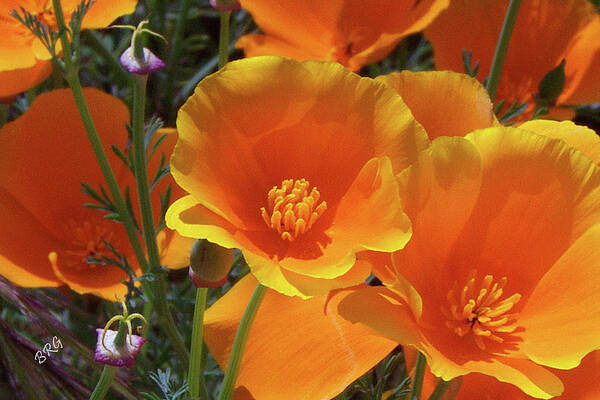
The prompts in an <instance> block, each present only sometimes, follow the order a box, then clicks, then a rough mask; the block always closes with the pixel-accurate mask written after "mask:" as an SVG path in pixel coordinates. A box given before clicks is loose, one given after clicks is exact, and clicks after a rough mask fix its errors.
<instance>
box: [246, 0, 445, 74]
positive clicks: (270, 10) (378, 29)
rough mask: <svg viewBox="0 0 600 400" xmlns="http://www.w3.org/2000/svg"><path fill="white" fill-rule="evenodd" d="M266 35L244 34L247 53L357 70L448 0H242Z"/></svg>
mask: <svg viewBox="0 0 600 400" xmlns="http://www.w3.org/2000/svg"><path fill="white" fill-rule="evenodd" d="M241 4H242V7H244V8H245V9H246V10H248V11H249V12H250V13H251V14H252V16H253V17H254V19H255V21H256V22H257V24H258V25H259V26H260V27H261V29H262V30H263V31H264V32H265V35H260V36H247V37H244V38H243V39H242V40H241V41H240V42H238V46H239V47H242V48H244V51H245V53H246V56H253V55H270V54H273V55H282V56H292V57H295V58H296V59H298V60H307V59H314V60H331V61H337V62H339V63H341V64H342V65H344V66H346V67H348V68H350V69H353V70H357V69H360V67H362V66H363V65H366V64H368V63H371V62H375V61H378V60H380V59H381V58H383V57H385V56H386V55H387V54H388V53H389V52H390V51H391V50H392V49H393V48H394V46H395V45H396V44H397V43H398V42H399V41H400V40H401V39H402V38H403V37H405V36H407V35H409V34H411V33H415V32H418V31H420V30H422V29H423V28H424V27H425V26H427V25H428V24H429V23H430V22H431V21H432V20H433V19H434V18H435V17H436V16H437V15H438V14H439V13H440V11H441V10H443V9H444V8H445V7H447V6H448V0H424V1H419V2H417V3H415V2H413V1H410V0H384V1H382V0H367V1H365V0H361V1H357V0H332V1H328V2H325V3H315V2H311V1H307V0H303V1H293V0H283V1H279V2H277V4H276V5H275V6H273V4H272V2H269V1H264V0H242V1H241Z"/></svg>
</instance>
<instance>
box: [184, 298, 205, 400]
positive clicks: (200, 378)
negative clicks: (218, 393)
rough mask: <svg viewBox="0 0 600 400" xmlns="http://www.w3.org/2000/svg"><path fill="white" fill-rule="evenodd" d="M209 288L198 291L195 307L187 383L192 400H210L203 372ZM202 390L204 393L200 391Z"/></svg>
mask: <svg viewBox="0 0 600 400" xmlns="http://www.w3.org/2000/svg"><path fill="white" fill-rule="evenodd" d="M207 293H208V289H207V288H197V289H196V304H195V305H194V328H193V330H192V344H191V350H190V366H189V369H188V375H187V382H188V388H189V392H190V398H191V400H198V399H202V400H208V393H207V392H206V385H205V383H204V371H203V370H202V358H203V354H202V349H203V345H204V332H203V331H204V327H203V324H204V309H205V308H206V295H207ZM200 389H202V391H200Z"/></svg>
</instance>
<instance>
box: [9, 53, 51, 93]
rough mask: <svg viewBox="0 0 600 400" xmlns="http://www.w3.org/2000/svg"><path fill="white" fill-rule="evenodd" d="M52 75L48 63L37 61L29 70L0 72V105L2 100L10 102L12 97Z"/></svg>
mask: <svg viewBox="0 0 600 400" xmlns="http://www.w3.org/2000/svg"><path fill="white" fill-rule="evenodd" d="M51 73H52V63H51V62H50V61H39V60H38V61H37V62H36V63H35V65H34V66H33V67H31V68H21V69H12V70H6V71H0V82H2V87H0V103H1V102H2V101H3V100H2V99H6V100H7V102H12V100H13V98H14V96H16V95H18V94H19V93H22V92H25V91H27V90H29V89H31V88H33V87H35V86H37V85H39V84H40V83H42V82H43V81H45V80H46V78H47V77H49V76H50V74H51Z"/></svg>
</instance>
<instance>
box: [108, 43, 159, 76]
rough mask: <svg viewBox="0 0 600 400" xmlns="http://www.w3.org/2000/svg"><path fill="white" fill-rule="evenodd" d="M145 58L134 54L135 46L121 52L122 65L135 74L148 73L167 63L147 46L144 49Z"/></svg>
mask: <svg viewBox="0 0 600 400" xmlns="http://www.w3.org/2000/svg"><path fill="white" fill-rule="evenodd" d="M143 52H144V58H143V59H138V58H136V57H135V56H134V55H133V47H132V46H129V47H128V48H127V50H125V51H124V52H123V54H121V58H120V59H119V60H120V61H121V65H122V66H123V68H125V69H126V70H127V71H129V72H131V73H133V74H139V75H148V74H151V73H152V72H154V71H156V70H159V69H161V68H164V67H165V63H164V62H163V61H162V60H161V59H160V58H158V57H156V56H155V55H154V53H152V52H151V51H150V50H148V49H147V48H144V49H143Z"/></svg>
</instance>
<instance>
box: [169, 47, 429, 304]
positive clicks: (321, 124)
mask: <svg viewBox="0 0 600 400" xmlns="http://www.w3.org/2000/svg"><path fill="white" fill-rule="evenodd" d="M177 130H178V133H179V140H178V142H177V145H176V146H175V151H174V153H173V156H172V158H171V173H172V174H173V177H174V178H175V181H176V182H177V183H178V184H179V185H180V186H181V187H182V188H183V189H184V190H185V191H186V192H188V193H189V194H190V195H189V196H186V197H183V198H181V199H179V200H177V201H176V202H175V203H174V204H173V205H172V206H171V207H170V208H169V210H168V212H167V216H166V220H167V225H168V226H169V227H170V228H172V229H176V230H177V232H178V233H180V234H181V235H183V236H188V237H193V238H201V239H207V240H209V241H211V242H213V243H216V244H219V245H221V246H223V247H227V248H232V247H235V248H239V249H241V250H242V252H243V253H244V256H245V258H246V261H247V263H248V265H249V266H250V269H251V271H252V273H253V274H254V275H255V276H256V277H257V279H258V280H259V281H260V282H261V283H262V284H263V285H266V286H269V287H272V288H274V289H276V290H278V291H280V292H282V293H285V294H288V295H301V296H311V295H316V294H320V293H326V292H327V291H328V290H330V289H333V288H338V287H345V286H349V285H353V284H355V283H358V282H361V281H363V280H364V279H365V278H366V277H367V276H368V275H369V273H370V270H369V268H368V267H367V266H366V265H363V263H360V262H359V263H357V265H355V267H354V268H352V267H353V265H354V262H355V253H356V252H357V251H359V250H361V249H378V251H383V252H386V251H394V250H397V249H399V248H402V247H403V245H404V244H405V243H406V241H407V240H408V239H409V237H410V222H409V221H408V219H407V218H406V216H405V215H404V213H403V212H402V209H401V207H400V199H399V197H398V194H397V189H396V183H395V178H394V174H395V173H397V172H398V171H400V170H401V169H403V168H404V167H406V166H407V165H409V164H410V162H412V161H413V160H415V159H416V156H417V154H418V152H419V150H421V149H423V148H426V147H427V146H428V144H429V141H428V139H427V137H426V134H425V132H424V131H423V129H422V127H421V126H420V125H419V124H418V123H417V122H416V121H415V120H414V118H413V117H412V115H411V113H410V111H409V110H408V108H407V107H406V105H405V104H404V103H403V102H402V99H401V98H400V96H398V94H396V93H395V92H394V91H393V90H391V89H389V88H387V87H386V86H385V85H383V84H380V83H376V82H374V81H373V80H371V79H368V78H360V77H359V76H358V75H355V74H354V73H352V72H350V71H348V70H346V69H344V68H343V67H342V66H340V65H339V64H335V63H324V62H316V61H307V62H303V63H299V62H297V61H294V60H291V59H286V58H280V57H255V58H250V59H245V60H240V61H236V62H233V63H230V64H229V65H228V66H226V67H225V68H224V69H222V70H221V71H219V72H217V73H216V74H213V75H211V76H209V77H207V78H206V79H204V81H202V82H201V83H200V84H199V85H198V87H197V88H196V92H195V94H194V95H193V96H192V97H191V98H190V99H189V100H188V101H187V103H186V104H184V106H183V107H182V108H181V110H180V112H179V115H178V119H177ZM374 221H377V223H374Z"/></svg>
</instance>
